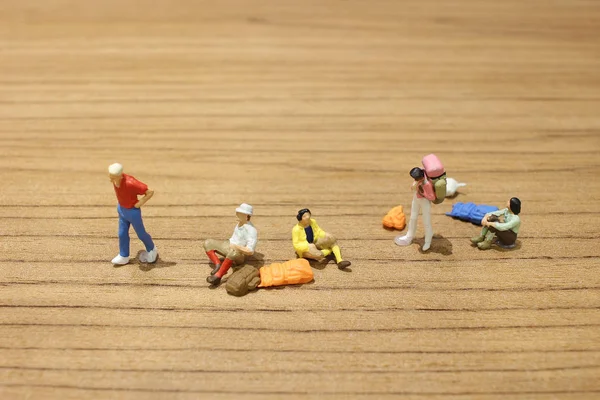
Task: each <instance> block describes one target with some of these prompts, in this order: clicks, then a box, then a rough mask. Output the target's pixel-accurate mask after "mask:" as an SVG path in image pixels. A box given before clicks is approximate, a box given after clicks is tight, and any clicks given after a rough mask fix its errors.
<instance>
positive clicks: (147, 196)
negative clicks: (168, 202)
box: [134, 189, 154, 208]
mask: <svg viewBox="0 0 600 400" xmlns="http://www.w3.org/2000/svg"><path fill="white" fill-rule="evenodd" d="M152 196H154V190H150V189H148V190H146V193H144V197H142V198H141V199H139V200H138V202H137V203H135V206H134V207H135V208H141V207H142V206H143V205H144V204H146V202H147V201H148V200H150V199H151V198H152Z"/></svg>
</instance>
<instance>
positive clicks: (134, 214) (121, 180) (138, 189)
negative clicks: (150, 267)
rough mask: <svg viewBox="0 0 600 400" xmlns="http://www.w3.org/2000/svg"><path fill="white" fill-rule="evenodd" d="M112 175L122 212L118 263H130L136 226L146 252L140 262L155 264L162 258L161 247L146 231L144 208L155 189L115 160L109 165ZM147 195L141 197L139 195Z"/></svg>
mask: <svg viewBox="0 0 600 400" xmlns="http://www.w3.org/2000/svg"><path fill="white" fill-rule="evenodd" d="M108 176H109V178H110V180H111V182H112V184H113V187H114V188H115V193H116V194H117V200H118V205H117V212H118V213H119V254H118V255H117V256H116V257H115V258H113V259H112V263H113V264H115V265H125V264H127V263H129V243H130V240H129V227H130V225H133V229H134V230H135V233H136V234H137V236H138V238H140V240H141V241H142V243H144V246H145V247H146V251H144V252H142V253H141V254H140V261H141V262H147V263H153V262H155V261H156V259H157V258H158V250H157V249H156V246H155V245H154V242H153V241H152V237H151V236H150V235H149V234H148V232H146V228H144V223H143V222H142V210H141V207H142V206H143V205H144V204H146V202H147V201H148V200H150V199H151V198H152V196H153V195H154V191H152V190H150V189H148V186H147V185H145V184H144V183H142V182H140V181H138V180H137V179H135V178H134V177H133V176H131V175H126V174H124V173H123V166H122V165H121V164H118V163H115V164H112V165H110V166H109V167H108ZM141 195H143V196H144V197H142V198H141V199H139V200H138V196H141Z"/></svg>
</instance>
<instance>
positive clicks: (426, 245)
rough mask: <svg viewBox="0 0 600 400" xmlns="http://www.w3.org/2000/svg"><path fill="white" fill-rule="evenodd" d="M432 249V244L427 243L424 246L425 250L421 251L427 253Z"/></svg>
mask: <svg viewBox="0 0 600 400" xmlns="http://www.w3.org/2000/svg"><path fill="white" fill-rule="evenodd" d="M430 247H431V242H429V243H427V242H425V244H424V245H423V248H422V249H421V250H423V251H427V250H429V248H430Z"/></svg>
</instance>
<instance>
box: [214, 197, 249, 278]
mask: <svg viewBox="0 0 600 400" xmlns="http://www.w3.org/2000/svg"><path fill="white" fill-rule="evenodd" d="M252 213H253V209H252V206H251V205H250V204H246V203H243V204H241V205H240V206H239V207H238V208H236V209H235V215H236V217H237V219H238V223H237V225H236V226H235V228H234V229H233V235H231V238H230V239H229V240H225V241H221V240H214V239H206V241H205V242H204V251H206V255H207V256H208V258H209V259H210V261H212V262H213V264H215V268H214V269H213V270H212V272H211V273H210V275H209V276H208V278H206V281H207V282H208V283H210V284H212V285H218V284H219V283H221V278H222V277H223V275H225V274H226V273H227V271H229V268H231V266H232V265H234V264H235V265H241V264H243V263H244V262H246V257H248V256H251V255H252V254H254V249H255V248H256V243H257V241H258V232H257V231H256V228H255V227H254V225H252V222H250V218H252ZM217 253H218V254H220V255H221V256H223V257H225V259H224V260H223V262H221V259H220V258H219V256H218V255H217Z"/></svg>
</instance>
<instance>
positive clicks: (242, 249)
mask: <svg viewBox="0 0 600 400" xmlns="http://www.w3.org/2000/svg"><path fill="white" fill-rule="evenodd" d="M229 246H231V248H233V249H235V250H237V251H239V252H240V253H242V254H244V255H246V256H251V255H252V254H254V250H252V249H251V248H250V247H243V246H238V245H237V244H233V243H230V244H229Z"/></svg>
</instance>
